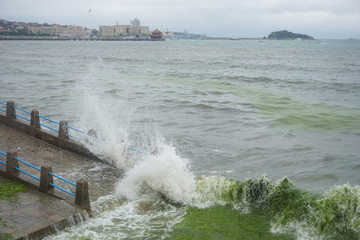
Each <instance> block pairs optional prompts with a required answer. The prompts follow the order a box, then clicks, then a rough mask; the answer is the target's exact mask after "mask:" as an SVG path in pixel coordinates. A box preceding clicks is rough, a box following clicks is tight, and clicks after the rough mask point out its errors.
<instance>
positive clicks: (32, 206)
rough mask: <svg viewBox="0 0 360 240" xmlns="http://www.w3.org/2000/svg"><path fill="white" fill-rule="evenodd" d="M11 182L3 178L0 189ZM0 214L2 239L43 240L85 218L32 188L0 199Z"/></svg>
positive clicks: (69, 205)
mask: <svg viewBox="0 0 360 240" xmlns="http://www.w3.org/2000/svg"><path fill="white" fill-rule="evenodd" d="M11 182H12V181H10V180H8V179H5V178H3V177H0V185H2V184H8V183H11ZM0 212H1V214H0V239H18V238H23V237H29V239H42V238H43V237H44V236H46V235H49V234H52V233H55V232H56V231H57V230H62V229H64V228H65V227H68V226H71V224H72V223H77V222H79V221H81V219H82V218H83V216H82V210H81V209H79V208H78V207H76V206H75V205H74V204H71V203H69V202H68V201H66V200H62V199H59V198H56V197H54V196H51V195H49V194H44V193H41V192H39V191H37V190H35V189H32V188H29V187H27V188H26V191H25V192H18V193H17V194H16V195H15V196H13V197H11V198H10V199H9V200H4V199H0ZM85 216H86V215H85Z"/></svg>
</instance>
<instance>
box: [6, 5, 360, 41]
mask: <svg viewBox="0 0 360 240" xmlns="http://www.w3.org/2000/svg"><path fill="white" fill-rule="evenodd" d="M90 9H91V11H90V12H89V10H90ZM135 17H138V18H139V19H140V21H141V25H145V26H149V27H150V30H153V29H155V28H158V29H160V30H162V31H165V30H166V29H169V31H170V30H171V31H180V32H183V31H184V30H187V31H188V32H189V33H200V34H202V33H205V34H206V35H208V36H224V37H263V36H267V35H268V34H270V33H271V32H273V31H279V30H285V29H286V30H289V31H292V32H296V33H304V34H308V35H311V36H313V37H315V38H317V39H327V38H329V39H330V38H332V39H334V38H335V39H337V38H345V39H346V38H360V0H56V1H55V0H0V19H5V20H11V21H24V22H38V23H49V24H52V23H57V24H61V25H79V26H85V27H89V28H96V29H98V26H99V25H115V24H116V23H118V24H129V19H134V18H135Z"/></svg>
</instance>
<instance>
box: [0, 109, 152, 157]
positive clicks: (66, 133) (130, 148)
mask: <svg viewBox="0 0 360 240" xmlns="http://www.w3.org/2000/svg"><path fill="white" fill-rule="evenodd" d="M0 103H1V104H2V105H7V104H6V103H4V102H0ZM12 107H13V108H15V109H18V110H20V111H23V112H25V113H27V114H30V115H31V112H29V111H27V110H24V109H22V108H19V107H16V106H12ZM0 110H1V111H3V112H5V113H6V111H4V110H2V109H0ZM13 115H15V116H16V117H19V118H21V119H24V120H26V121H28V122H31V120H29V119H27V118H25V117H23V116H20V115H18V114H16V113H13ZM36 116H38V117H39V118H42V119H45V120H47V121H49V122H52V123H54V124H57V125H60V123H59V122H57V121H54V120H52V119H50V118H48V117H44V116H42V115H40V114H38V113H37V114H36ZM36 124H38V125H40V126H43V127H45V128H47V129H50V130H52V131H54V132H56V133H59V130H57V129H55V128H52V127H49V126H47V125H45V124H43V123H40V121H39V122H36ZM64 127H65V128H67V129H71V130H74V131H76V132H79V133H82V134H86V132H84V131H82V130H79V129H76V128H74V127H71V126H69V125H68V124H65V125H64ZM87 135H88V136H91V137H94V138H96V139H99V137H97V136H93V135H90V134H87ZM65 136H68V137H70V138H72V139H75V140H77V141H79V140H80V139H79V138H77V137H75V136H73V135H71V134H69V133H68V132H65ZM100 139H101V140H104V141H106V139H105V138H100ZM127 149H129V150H131V151H134V152H137V153H141V154H144V155H147V153H146V152H143V151H140V150H138V149H135V148H133V147H127Z"/></svg>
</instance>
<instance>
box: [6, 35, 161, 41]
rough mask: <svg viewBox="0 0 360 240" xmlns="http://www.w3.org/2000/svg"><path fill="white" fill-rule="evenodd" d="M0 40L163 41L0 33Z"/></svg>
mask: <svg viewBox="0 0 360 240" xmlns="http://www.w3.org/2000/svg"><path fill="white" fill-rule="evenodd" d="M1 40H9V41H12V40H14V41H21V40H27V41H165V39H164V38H159V39H153V38H105V37H96V38H90V37H83V36H78V37H76V36H9V35H0V41H1Z"/></svg>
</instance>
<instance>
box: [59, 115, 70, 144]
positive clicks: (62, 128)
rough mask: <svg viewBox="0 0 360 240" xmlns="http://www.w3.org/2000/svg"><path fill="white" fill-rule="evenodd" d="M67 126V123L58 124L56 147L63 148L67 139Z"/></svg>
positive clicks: (63, 121) (62, 121)
mask: <svg viewBox="0 0 360 240" xmlns="http://www.w3.org/2000/svg"><path fill="white" fill-rule="evenodd" d="M67 125H68V123H67V121H65V120H61V121H60V123H59V135H58V146H59V147H63V146H64V144H65V140H67V139H69V136H68V134H69V130H68V128H67V127H66V126H67Z"/></svg>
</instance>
